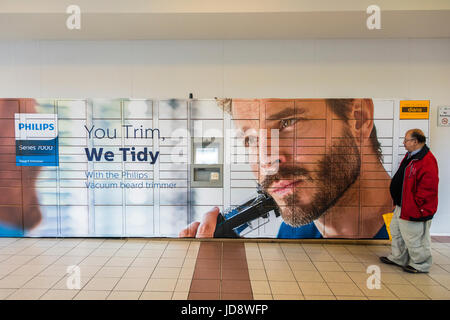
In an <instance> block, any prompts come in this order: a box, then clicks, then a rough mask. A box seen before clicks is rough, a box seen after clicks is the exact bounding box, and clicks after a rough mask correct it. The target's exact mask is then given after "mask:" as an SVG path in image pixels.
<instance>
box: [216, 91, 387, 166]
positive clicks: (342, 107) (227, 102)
mask: <svg viewBox="0 0 450 320" xmlns="http://www.w3.org/2000/svg"><path fill="white" fill-rule="evenodd" d="M216 100H217V104H218V105H219V107H221V108H222V109H223V110H224V111H225V112H228V113H230V114H231V112H232V110H231V105H232V99H230V98H225V99H217V98H216ZM354 100H355V99H325V101H326V103H327V104H328V105H329V106H330V108H331V110H333V112H334V113H335V114H336V115H337V116H338V117H340V118H342V119H345V120H349V119H350V113H351V110H352V109H351V108H352V104H353V102H354ZM369 139H370V142H371V144H372V147H373V151H374V152H375V154H376V156H377V159H378V160H379V161H380V162H383V154H382V151H381V144H380V142H379V141H378V137H377V128H376V127H375V125H374V126H373V128H372V131H371V132H370V136H369Z"/></svg>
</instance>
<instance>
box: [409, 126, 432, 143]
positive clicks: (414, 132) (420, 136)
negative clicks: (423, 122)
mask: <svg viewBox="0 0 450 320" xmlns="http://www.w3.org/2000/svg"><path fill="white" fill-rule="evenodd" d="M408 132H411V139H416V140H417V142H419V143H425V141H426V140H427V138H426V137H425V134H424V133H423V131H422V130H420V129H411V130H409V131H408Z"/></svg>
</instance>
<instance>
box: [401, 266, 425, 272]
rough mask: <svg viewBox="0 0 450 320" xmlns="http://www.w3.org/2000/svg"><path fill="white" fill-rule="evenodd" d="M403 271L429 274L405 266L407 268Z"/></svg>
mask: <svg viewBox="0 0 450 320" xmlns="http://www.w3.org/2000/svg"><path fill="white" fill-rule="evenodd" d="M403 271H405V272H409V273H428V272H426V271H420V270H417V269H416V268H414V267H411V266H405V267H403Z"/></svg>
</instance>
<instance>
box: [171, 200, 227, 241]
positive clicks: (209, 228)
mask: <svg viewBox="0 0 450 320" xmlns="http://www.w3.org/2000/svg"><path fill="white" fill-rule="evenodd" d="M219 213H220V209H219V208H218V207H214V208H213V209H212V210H210V211H208V212H207V213H205V214H204V215H203V218H202V222H198V221H195V222H192V223H191V224H190V225H189V226H188V227H187V228H186V229H183V230H181V232H180V233H179V234H178V237H180V238H213V237H214V231H215V230H216V223H217V216H218V215H219Z"/></svg>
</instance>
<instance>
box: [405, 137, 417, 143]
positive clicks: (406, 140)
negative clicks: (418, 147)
mask: <svg viewBox="0 0 450 320" xmlns="http://www.w3.org/2000/svg"><path fill="white" fill-rule="evenodd" d="M412 140H417V139H414V138H412V139H405V140H403V143H407V142H408V141H412Z"/></svg>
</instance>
